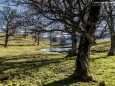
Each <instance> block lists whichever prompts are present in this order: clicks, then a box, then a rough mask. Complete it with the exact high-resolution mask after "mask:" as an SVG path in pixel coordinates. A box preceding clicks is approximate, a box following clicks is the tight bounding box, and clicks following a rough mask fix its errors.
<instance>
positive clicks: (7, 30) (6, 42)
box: [4, 28, 9, 47]
mask: <svg viewBox="0 0 115 86" xmlns="http://www.w3.org/2000/svg"><path fill="white" fill-rule="evenodd" d="M8 32H9V29H8V28H7V29H6V36H5V44H4V47H7V46H8V38H9V34H8Z"/></svg>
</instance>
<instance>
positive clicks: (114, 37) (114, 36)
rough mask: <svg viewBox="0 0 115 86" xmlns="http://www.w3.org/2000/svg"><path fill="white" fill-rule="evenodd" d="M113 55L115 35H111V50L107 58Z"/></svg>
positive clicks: (114, 51)
mask: <svg viewBox="0 0 115 86" xmlns="http://www.w3.org/2000/svg"><path fill="white" fill-rule="evenodd" d="M114 55H115V35H111V48H110V50H109V53H108V56H114Z"/></svg>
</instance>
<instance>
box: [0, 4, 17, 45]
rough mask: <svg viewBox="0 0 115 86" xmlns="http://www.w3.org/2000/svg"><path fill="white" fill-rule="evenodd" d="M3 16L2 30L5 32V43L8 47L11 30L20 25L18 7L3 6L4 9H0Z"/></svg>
mask: <svg viewBox="0 0 115 86" xmlns="http://www.w3.org/2000/svg"><path fill="white" fill-rule="evenodd" d="M0 14H1V17H2V21H1V23H2V30H3V31H4V32H5V44H4V47H7V44H8V39H9V36H10V35H11V31H12V30H15V29H16V28H17V27H18V26H19V23H18V17H19V15H18V13H17V10H16V9H12V8H11V7H9V6H5V7H3V10H1V11H0Z"/></svg>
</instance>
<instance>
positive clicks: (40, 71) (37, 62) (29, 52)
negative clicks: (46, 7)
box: [0, 36, 115, 86]
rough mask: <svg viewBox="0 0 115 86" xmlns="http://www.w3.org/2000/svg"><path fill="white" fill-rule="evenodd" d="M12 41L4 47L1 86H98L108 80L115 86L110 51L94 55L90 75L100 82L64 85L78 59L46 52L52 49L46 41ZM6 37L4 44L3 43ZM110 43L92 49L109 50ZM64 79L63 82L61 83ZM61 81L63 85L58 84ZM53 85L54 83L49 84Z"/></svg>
mask: <svg viewBox="0 0 115 86" xmlns="http://www.w3.org/2000/svg"><path fill="white" fill-rule="evenodd" d="M15 39H16V40H14V38H13V37H11V38H10V41H9V46H8V48H4V47H3V45H0V86H44V85H47V86H64V84H67V83H68V85H65V86H98V84H99V82H101V81H104V82H105V83H106V84H107V86H115V76H114V75H115V56H111V57H106V56H107V52H101V53H98V52H93V53H92V54H91V65H90V72H91V75H92V76H93V78H94V79H95V80H96V81H97V82H74V83H69V82H63V80H64V79H66V78H67V77H68V76H70V75H71V74H72V73H73V72H74V67H75V59H76V57H71V58H64V57H65V56H66V53H52V52H42V51H41V50H40V48H43V47H44V48H46V47H50V45H49V43H48V42H47V41H46V40H43V39H40V45H37V44H34V40H33V39H32V38H31V37H29V36H28V37H27V38H18V40H17V38H15ZM3 43H4V41H3V38H1V40H0V44H3ZM109 47H110V42H107V43H106V42H104V43H103V44H101V43H100V44H98V45H96V46H93V47H92V50H96V51H98V50H102V49H103V50H108V49H109ZM60 80H61V81H60ZM55 81H60V82H61V83H55ZM49 83H50V84H49Z"/></svg>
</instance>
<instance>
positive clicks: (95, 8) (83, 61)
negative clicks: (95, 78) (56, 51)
mask: <svg viewBox="0 0 115 86" xmlns="http://www.w3.org/2000/svg"><path fill="white" fill-rule="evenodd" d="M94 1H100V0H94ZM99 12H100V5H93V3H92V4H91V8H90V11H89V17H88V20H87V21H88V23H87V25H86V27H85V30H86V31H87V33H88V34H89V36H90V37H93V34H94V32H95V29H96V22H97V21H98V15H99ZM91 41H92V40H90V39H89V38H88V37H87V36H86V35H84V36H83V35H82V36H81V38H80V44H79V48H78V57H77V59H76V67H75V72H74V74H75V76H76V77H77V79H78V80H82V81H90V80H92V77H90V75H89V72H90V71H89V65H90V48H91V45H92V44H91V43H92V42H91Z"/></svg>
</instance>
